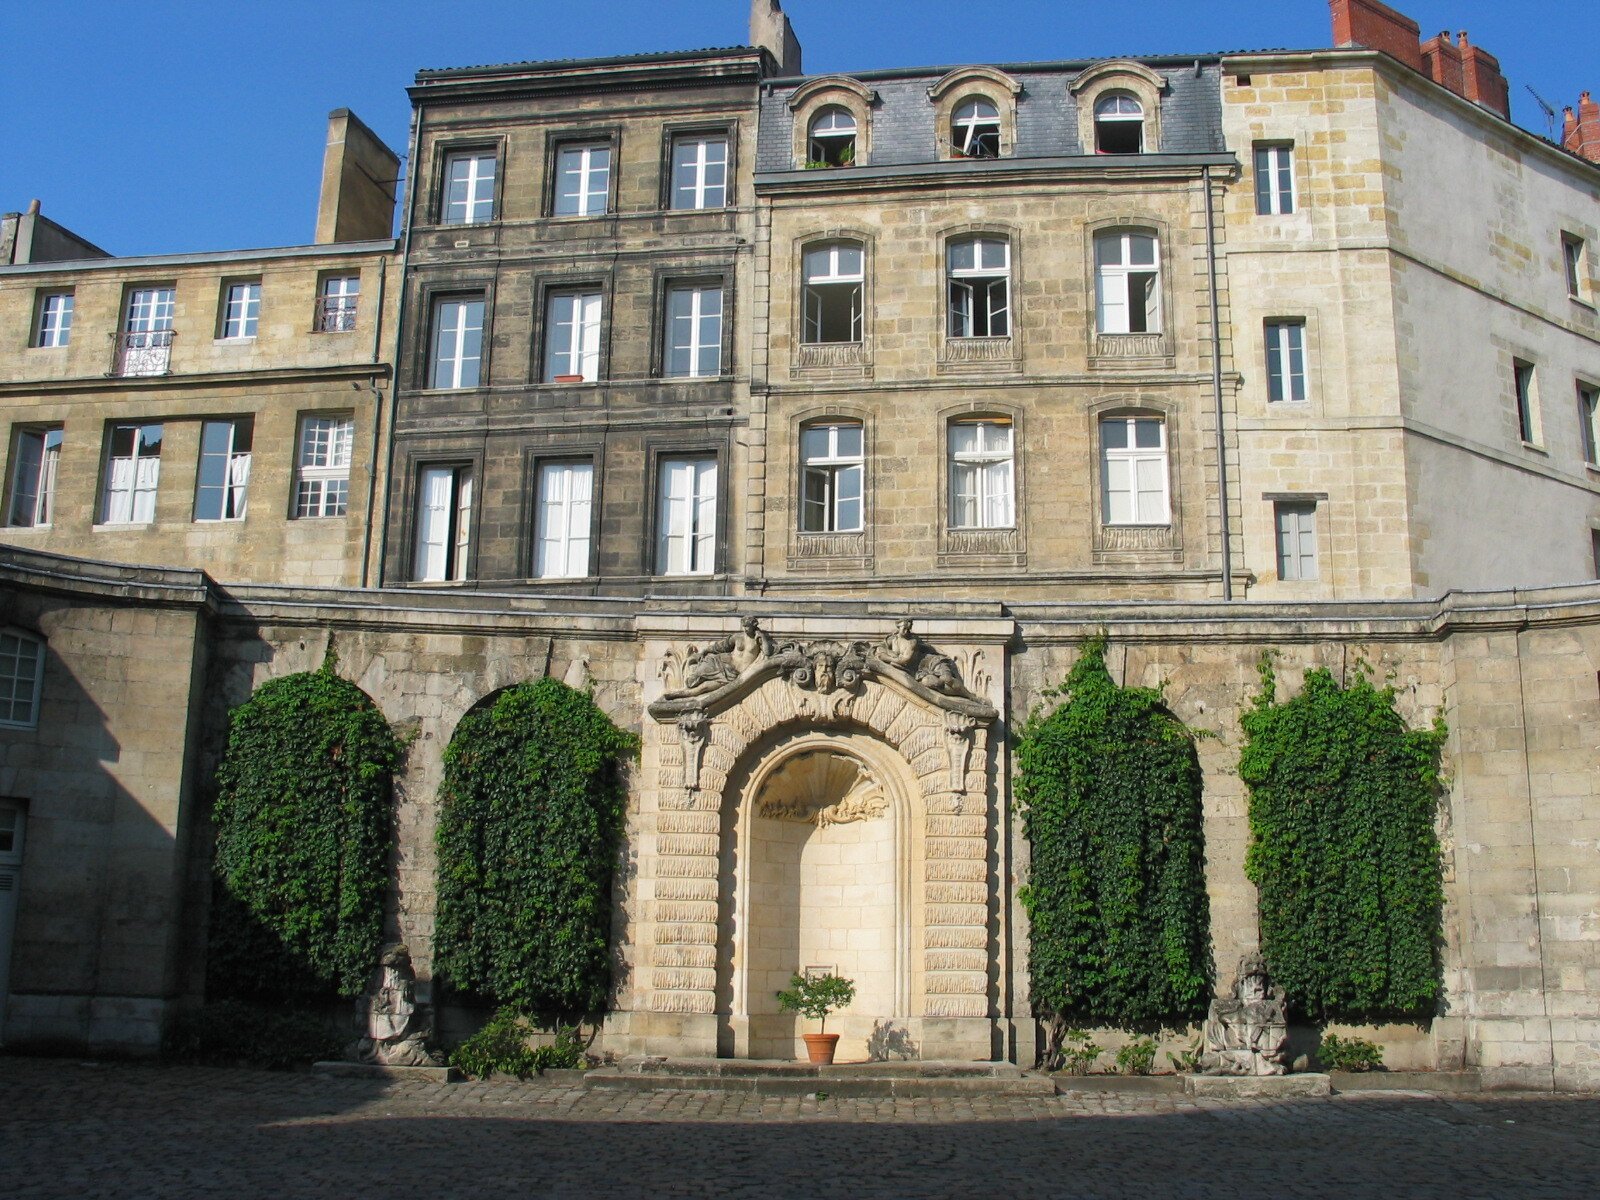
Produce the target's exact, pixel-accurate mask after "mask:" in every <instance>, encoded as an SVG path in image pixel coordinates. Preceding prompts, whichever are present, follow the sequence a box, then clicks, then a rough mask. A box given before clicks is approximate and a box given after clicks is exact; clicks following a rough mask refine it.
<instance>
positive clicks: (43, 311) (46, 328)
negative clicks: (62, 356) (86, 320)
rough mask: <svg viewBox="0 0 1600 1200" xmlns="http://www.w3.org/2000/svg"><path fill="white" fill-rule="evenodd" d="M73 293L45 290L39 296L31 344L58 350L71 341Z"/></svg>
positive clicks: (38, 347) (41, 348)
mask: <svg viewBox="0 0 1600 1200" xmlns="http://www.w3.org/2000/svg"><path fill="white" fill-rule="evenodd" d="M73 301H74V297H73V293H71V292H46V293H44V295H42V296H40V297H39V319H38V322H37V323H36V324H35V325H34V330H33V344H34V347H35V348H36V349H39V350H59V349H60V348H61V347H63V346H65V345H68V344H69V343H70V342H71V341H72V309H73Z"/></svg>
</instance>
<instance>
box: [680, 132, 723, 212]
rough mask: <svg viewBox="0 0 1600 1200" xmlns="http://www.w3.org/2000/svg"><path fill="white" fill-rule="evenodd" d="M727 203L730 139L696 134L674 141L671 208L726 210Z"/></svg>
mask: <svg viewBox="0 0 1600 1200" xmlns="http://www.w3.org/2000/svg"><path fill="white" fill-rule="evenodd" d="M727 202H728V139H727V138H726V137H723V136H721V135H720V134H719V135H715V136H713V135H710V134H694V135H692V136H684V137H678V138H674V139H673V141H672V207H673V208H723V207H725V206H726V204H727Z"/></svg>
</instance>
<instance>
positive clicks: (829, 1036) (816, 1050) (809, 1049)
mask: <svg viewBox="0 0 1600 1200" xmlns="http://www.w3.org/2000/svg"><path fill="white" fill-rule="evenodd" d="M800 1036H801V1037H803V1038H804V1039H805V1042H806V1058H807V1059H809V1060H810V1062H811V1065H812V1066H813V1067H831V1066H832V1065H833V1054H834V1051H835V1050H837V1049H838V1048H839V1035H838V1034H837V1033H802V1034H801V1035H800Z"/></svg>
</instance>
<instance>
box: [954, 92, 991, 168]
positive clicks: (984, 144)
mask: <svg viewBox="0 0 1600 1200" xmlns="http://www.w3.org/2000/svg"><path fill="white" fill-rule="evenodd" d="M950 143H951V145H952V146H954V147H955V152H956V154H957V155H959V156H960V157H962V158H999V157H1000V110H999V109H998V108H996V107H995V106H994V104H993V103H992V102H990V101H988V100H985V99H983V98H982V97H979V96H974V97H972V99H970V100H963V101H962V102H961V103H960V104H958V105H957V106H956V111H955V113H954V114H953V115H952V117H951V118H950Z"/></svg>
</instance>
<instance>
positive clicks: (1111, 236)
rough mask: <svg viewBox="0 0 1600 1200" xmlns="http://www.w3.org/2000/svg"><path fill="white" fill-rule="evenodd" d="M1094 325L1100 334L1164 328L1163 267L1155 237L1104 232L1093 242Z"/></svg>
mask: <svg viewBox="0 0 1600 1200" xmlns="http://www.w3.org/2000/svg"><path fill="white" fill-rule="evenodd" d="M1094 254H1095V276H1094V282H1095V322H1096V328H1097V329H1098V330H1099V331H1100V332H1101V333H1157V332H1159V331H1160V329H1161V265H1160V257H1159V253H1158V247H1157V245H1156V239H1155V238H1154V236H1152V235H1151V234H1148V233H1102V234H1099V235H1098V236H1096V238H1095V240H1094Z"/></svg>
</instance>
